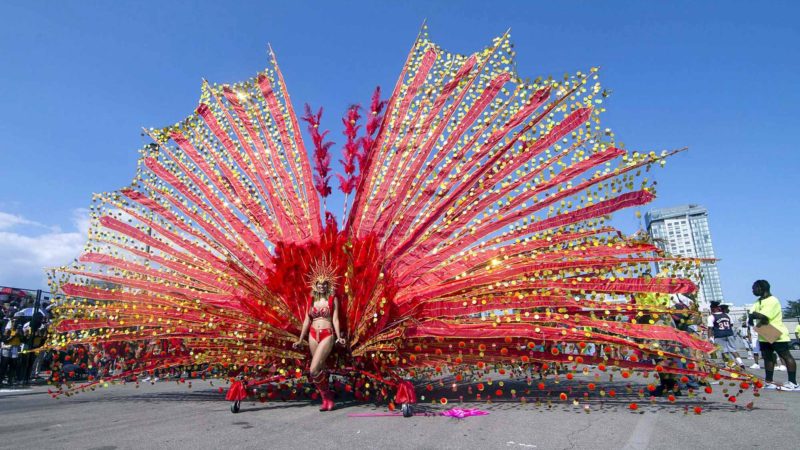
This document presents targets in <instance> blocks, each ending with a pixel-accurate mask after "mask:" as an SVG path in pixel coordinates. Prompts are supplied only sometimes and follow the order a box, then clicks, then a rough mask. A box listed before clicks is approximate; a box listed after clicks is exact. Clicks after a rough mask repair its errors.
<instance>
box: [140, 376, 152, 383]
mask: <svg viewBox="0 0 800 450" xmlns="http://www.w3.org/2000/svg"><path fill="white" fill-rule="evenodd" d="M148 381H150V377H146V378H145V379H143V380H142V382H144V383H147V382H148Z"/></svg>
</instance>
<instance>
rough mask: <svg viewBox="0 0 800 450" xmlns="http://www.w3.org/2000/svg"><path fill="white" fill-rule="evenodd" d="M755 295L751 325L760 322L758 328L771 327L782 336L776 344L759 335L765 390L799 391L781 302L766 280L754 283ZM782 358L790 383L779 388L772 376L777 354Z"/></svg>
mask: <svg viewBox="0 0 800 450" xmlns="http://www.w3.org/2000/svg"><path fill="white" fill-rule="evenodd" d="M753 295H755V296H756V297H758V300H756V302H755V304H753V307H752V308H750V319H749V320H748V324H749V325H753V322H754V321H756V320H757V321H758V326H757V327H756V331H758V327H760V326H764V325H771V326H773V327H775V328H776V329H777V330H778V331H780V333H781V334H780V336H779V337H778V339H776V340H775V341H774V342H767V340H766V338H764V337H763V336H761V335H760V334H759V336H758V341H759V345H760V346H761V352H762V355H763V356H764V370H765V371H766V381H767V384H766V386H764V389H779V390H782V391H799V392H800V386H798V385H797V364H796V362H795V360H794V358H793V357H792V354H791V353H790V352H789V329H788V328H786V326H785V325H784V324H783V310H782V308H781V302H780V300H778V299H777V298H776V297H775V296H773V295H772V294H771V293H770V286H769V283H768V282H767V281H766V280H758V281H756V282H755V283H753ZM776 353H777V354H778V356H780V358H781V360H783V363H784V364H786V369H787V372H788V375H789V381H788V382H787V383H785V384H784V385H783V386H781V387H778V386H776V385H775V384H774V383H773V382H772V375H773V373H774V371H775V362H776V360H777V358H776V357H775V354H776Z"/></svg>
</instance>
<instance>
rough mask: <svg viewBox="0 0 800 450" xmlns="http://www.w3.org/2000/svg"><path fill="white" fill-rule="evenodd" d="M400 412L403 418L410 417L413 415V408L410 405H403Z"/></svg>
mask: <svg viewBox="0 0 800 450" xmlns="http://www.w3.org/2000/svg"><path fill="white" fill-rule="evenodd" d="M400 410H401V411H403V417H411V416H413V415H414V406H413V405H411V404H410V403H403V406H402V407H401V408H400Z"/></svg>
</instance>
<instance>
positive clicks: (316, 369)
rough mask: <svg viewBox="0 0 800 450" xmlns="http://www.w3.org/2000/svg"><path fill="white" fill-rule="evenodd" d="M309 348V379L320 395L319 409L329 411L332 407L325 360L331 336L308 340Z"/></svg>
mask: <svg viewBox="0 0 800 450" xmlns="http://www.w3.org/2000/svg"><path fill="white" fill-rule="evenodd" d="M308 343H309V348H310V349H311V366H310V368H309V369H310V370H309V372H311V379H312V380H313V381H314V384H315V385H316V386H317V390H318V391H319V394H320V396H321V397H322V408H320V411H330V410H332V409H333V396H332V395H331V392H330V388H329V386H328V373H327V372H326V371H325V360H326V359H328V355H330V354H331V351H332V350H333V344H334V342H333V336H328V337H326V338H325V339H323V340H322V342H317V341H316V340H314V339H313V338H309V340H308Z"/></svg>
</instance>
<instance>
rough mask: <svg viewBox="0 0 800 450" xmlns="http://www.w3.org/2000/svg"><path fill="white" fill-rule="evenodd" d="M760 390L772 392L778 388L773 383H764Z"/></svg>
mask: <svg viewBox="0 0 800 450" xmlns="http://www.w3.org/2000/svg"><path fill="white" fill-rule="evenodd" d="M762 389H764V390H765V391H766V390H773V389H778V386H777V385H776V384H775V383H766V384H765V385H764V387H763V388H762Z"/></svg>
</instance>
